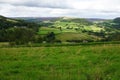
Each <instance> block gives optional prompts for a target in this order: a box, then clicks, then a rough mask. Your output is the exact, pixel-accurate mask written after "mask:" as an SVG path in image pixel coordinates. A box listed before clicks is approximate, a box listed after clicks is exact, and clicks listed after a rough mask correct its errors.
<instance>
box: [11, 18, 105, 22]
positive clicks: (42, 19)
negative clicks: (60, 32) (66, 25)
mask: <svg viewBox="0 0 120 80" xmlns="http://www.w3.org/2000/svg"><path fill="white" fill-rule="evenodd" d="M12 18H13V19H22V20H25V21H29V22H41V21H55V20H58V19H75V18H70V17H12ZM77 19H80V18H77ZM84 19H85V20H87V21H90V22H96V21H105V20H106V19H99V18H84Z"/></svg>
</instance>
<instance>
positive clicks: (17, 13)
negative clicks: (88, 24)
mask: <svg viewBox="0 0 120 80" xmlns="http://www.w3.org/2000/svg"><path fill="white" fill-rule="evenodd" d="M0 15H3V16H7V17H63V16H67V17H81V18H115V17H119V16H120V0H0Z"/></svg>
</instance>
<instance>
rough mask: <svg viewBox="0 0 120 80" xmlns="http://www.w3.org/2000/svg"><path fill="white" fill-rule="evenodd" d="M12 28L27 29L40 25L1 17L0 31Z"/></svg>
mask: <svg viewBox="0 0 120 80" xmlns="http://www.w3.org/2000/svg"><path fill="white" fill-rule="evenodd" d="M11 27H27V28H34V29H35V28H36V27H38V25H37V24H36V23H33V22H27V21H25V20H22V19H14V18H7V17H4V16H0V29H8V28H11Z"/></svg>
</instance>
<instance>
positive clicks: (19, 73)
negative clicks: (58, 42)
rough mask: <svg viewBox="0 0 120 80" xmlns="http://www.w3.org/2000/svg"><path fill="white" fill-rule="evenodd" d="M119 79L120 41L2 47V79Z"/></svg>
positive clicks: (0, 61)
mask: <svg viewBox="0 0 120 80" xmlns="http://www.w3.org/2000/svg"><path fill="white" fill-rule="evenodd" d="M50 79H51V80H119V79H120V44H102V45H80V46H61V47H9V48H5V47H4V48H0V80H50Z"/></svg>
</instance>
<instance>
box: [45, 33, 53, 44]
mask: <svg viewBox="0 0 120 80" xmlns="http://www.w3.org/2000/svg"><path fill="white" fill-rule="evenodd" d="M44 40H45V41H46V42H48V43H53V42H54V41H55V34H54V32H50V33H48V34H47V35H46V36H45V37H44Z"/></svg>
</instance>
